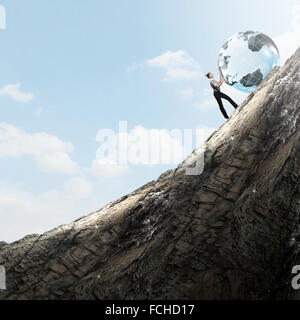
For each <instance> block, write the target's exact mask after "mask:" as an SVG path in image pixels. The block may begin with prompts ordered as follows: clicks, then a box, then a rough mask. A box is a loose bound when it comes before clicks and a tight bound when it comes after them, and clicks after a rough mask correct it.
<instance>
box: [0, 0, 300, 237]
mask: <svg viewBox="0 0 300 320" xmlns="http://www.w3.org/2000/svg"><path fill="white" fill-rule="evenodd" d="M0 5H2V6H3V7H5V10H6V24H7V27H6V30H0V41H1V44H2V45H1V60H0V70H1V73H0V115H1V120H0V163H1V168H2V170H1V178H0V191H1V192H0V218H1V221H3V223H2V224H1V225H0V240H5V241H13V240H17V239H18V238H20V237H22V236H24V235H25V234H27V233H39V232H43V231H46V230H48V229H50V228H53V227H55V226H57V225H59V224H62V223H68V222H70V221H72V220H73V219H76V218H78V217H79V216H81V215H83V214H87V213H89V212H90V211H93V210H97V209H99V208H100V207H101V206H102V205H104V204H106V203H107V202H109V201H111V200H114V199H117V198H118V197H120V196H122V195H124V194H127V193H129V192H130V191H133V190H134V189H136V188H138V187H140V186H141V185H143V184H144V183H146V182H148V181H150V180H154V179H156V178H157V177H158V176H159V175H160V174H161V173H162V172H163V171H165V170H167V169H169V168H174V167H175V166H176V164H175V163H170V164H168V165H152V166H149V165H135V166H134V165H129V166H128V167H121V168H119V167H111V168H108V170H106V169H105V168H103V167H101V168H99V165H98V164H97V163H96V162H95V159H96V152H97V148H98V147H99V142H97V141H96V135H97V132H98V131H99V130H101V129H103V128H108V129H112V130H115V131H117V129H118V123H119V121H120V120H126V121H127V122H128V130H129V131H131V130H133V129H134V128H139V129H140V130H144V131H147V130H149V129H168V130H171V129H175V128H178V129H181V130H183V129H193V130H195V129H196V128H199V127H200V128H202V130H203V132H204V133H205V134H206V135H208V134H209V133H210V132H211V131H212V130H214V129H215V128H218V127H219V126H220V125H221V124H222V123H223V122H224V120H223V117H222V114H221V113H220V111H219V110H218V107H217V106H216V104H215V102H214V101H213V100H212V97H211V91H210V88H209V85H208V83H207V80H206V79H205V77H203V74H204V73H207V72H208V71H212V72H217V58H218V53H219V50H220V47H221V46H222V44H223V43H224V42H225V41H226V40H227V39H228V38H229V37H230V36H232V35H233V34H235V33H237V32H239V31H246V30H258V31H262V32H264V33H265V34H267V35H269V36H271V37H272V38H273V39H274V41H275V43H276V44H277V45H278V47H279V49H280V51H281V54H282V58H283V60H285V59H286V58H288V57H289V56H290V55H291V54H292V53H293V51H294V50H295V49H296V48H297V47H298V46H299V44H300V43H299V42H300V34H299V30H300V27H299V26H300V21H299V20H300V18H299V17H300V14H299V6H297V5H299V2H298V1H296V0H284V1H283V0H265V1H261V0H251V1H250V0H243V1H237V0H230V1H220V0H217V1H214V2H212V1H200V0H164V1H161V0H149V1H141V0H110V1H104V0H101V1H96V0H86V1H71V0H60V1H58V0H52V1H47V2H46V1H38V0H27V1H17V0H9V1H5V0H0ZM224 91H225V92H228V93H229V94H230V95H231V96H233V97H234V99H236V100H237V101H238V102H241V101H242V100H243V98H245V95H242V94H240V93H238V92H235V91H234V89H231V88H225V89H224ZM226 108H227V110H228V111H230V112H231V111H232V109H231V107H230V106H227V107H226Z"/></svg>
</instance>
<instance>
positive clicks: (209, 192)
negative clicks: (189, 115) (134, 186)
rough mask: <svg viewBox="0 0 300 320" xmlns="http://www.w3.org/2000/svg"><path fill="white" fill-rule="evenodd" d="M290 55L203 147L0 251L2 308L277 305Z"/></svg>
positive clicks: (288, 246)
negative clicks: (76, 303)
mask: <svg viewBox="0 0 300 320" xmlns="http://www.w3.org/2000/svg"><path fill="white" fill-rule="evenodd" d="M299 66H300V49H298V51H297V52H296V53H295V55H294V56H293V57H292V58H291V59H290V60H288V62H287V63H286V64H285V66H284V67H282V68H281V69H279V68H276V69H274V70H273V71H272V73H271V74H270V75H269V76H268V78H267V79H265V80H264V81H263V83H262V84H261V86H260V87H259V88H258V89H257V90H256V92H254V93H253V94H251V95H250V96H249V97H248V99H247V100H246V101H245V102H244V103H243V104H242V105H241V106H240V107H239V108H238V109H237V110H236V111H235V113H234V114H233V115H232V117H231V118H230V120H229V121H228V122H227V123H226V124H224V125H223V126H222V127H221V128H220V129H219V130H218V131H216V132H215V133H214V134H213V135H212V136H211V137H210V138H209V139H208V141H207V142H206V143H205V146H204V148H205V167H204V171H203V173H202V174H200V175H196V176H188V175H186V169H187V167H193V166H194V165H195V161H196V158H197V152H194V153H193V154H192V155H191V156H190V157H189V158H188V159H187V160H186V161H185V162H183V163H182V164H181V165H180V166H179V167H178V168H177V169H176V170H172V171H168V172H166V173H165V174H163V175H162V176H161V177H160V178H159V179H158V180H157V181H153V182H150V183H148V184H147V185H145V186H143V187H142V188H140V189H138V190H137V191H135V192H133V193H131V194H129V195H126V196H124V197H123V198H121V199H119V200H117V201H114V202H112V203H110V204H108V205H107V206H105V207H103V208H102V209H101V210H99V211H97V212H94V213H92V214H90V215H88V216H86V217H83V218H80V219H78V220H76V221H75V222H73V223H71V224H69V225H65V226H61V227H59V228H57V229H55V230H52V231H50V232H47V233H45V234H43V235H32V236H27V237H25V238H24V239H22V240H20V241H18V242H15V243H12V244H5V243H1V244H0V265H4V266H5V267H6V271H7V275H6V276H7V290H3V291H0V298H1V299H270V298H277V299H286V298H289V297H290V295H291V290H290V278H291V275H290V274H291V268H292V266H293V265H294V264H295V262H297V261H298V251H299V250H298V249H299V241H300V231H299V213H300V179H299V175H300V143H299V135H300V121H299V112H300V101H299V92H300V71H299Z"/></svg>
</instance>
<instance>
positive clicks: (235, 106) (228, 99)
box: [220, 92, 238, 109]
mask: <svg viewBox="0 0 300 320" xmlns="http://www.w3.org/2000/svg"><path fill="white" fill-rule="evenodd" d="M220 97H221V98H223V99H225V100H227V101H228V102H230V103H231V104H232V105H233V107H234V108H235V109H236V108H237V107H238V105H237V104H236V103H235V102H234V101H233V100H232V99H231V98H230V97H228V96H227V95H226V94H225V93H223V92H220Z"/></svg>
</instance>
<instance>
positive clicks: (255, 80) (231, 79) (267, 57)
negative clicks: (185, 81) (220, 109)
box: [218, 31, 280, 93]
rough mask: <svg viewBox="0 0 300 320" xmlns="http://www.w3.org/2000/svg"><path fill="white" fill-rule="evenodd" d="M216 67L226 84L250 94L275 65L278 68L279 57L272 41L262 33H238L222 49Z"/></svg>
mask: <svg viewBox="0 0 300 320" xmlns="http://www.w3.org/2000/svg"><path fill="white" fill-rule="evenodd" d="M218 65H219V70H220V73H221V75H222V76H223V78H224V80H225V82H226V83H227V84H228V85H230V86H233V87H234V88H236V89H238V90H240V91H242V92H246V93H251V92H253V91H254V90H255V89H256V88H257V87H258V86H259V85H260V83H261V82H262V81H263V79H265V77H266V76H267V75H268V74H269V73H270V71H271V70H272V69H273V68H274V67H275V66H277V65H280V56H279V51H278V48H277V47H276V45H275V43H274V41H273V40H272V39H271V38H269V37H268V36H266V35H265V34H263V33H261V32H258V31H246V32H239V33H237V34H235V35H234V36H232V37H231V38H229V39H228V40H227V41H226V42H225V43H224V45H223V46H222V48H221V51H220V54H219V61H218Z"/></svg>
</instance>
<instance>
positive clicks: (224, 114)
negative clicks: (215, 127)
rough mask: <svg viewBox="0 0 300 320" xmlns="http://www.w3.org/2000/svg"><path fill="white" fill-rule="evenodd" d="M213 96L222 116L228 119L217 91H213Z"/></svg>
mask: <svg viewBox="0 0 300 320" xmlns="http://www.w3.org/2000/svg"><path fill="white" fill-rule="evenodd" d="M214 97H215V98H216V100H217V102H218V105H219V108H220V110H221V112H222V114H223V116H224V118H225V119H229V117H228V114H227V113H226V111H225V109H224V106H223V102H222V99H221V97H220V94H219V93H215V94H214Z"/></svg>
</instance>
